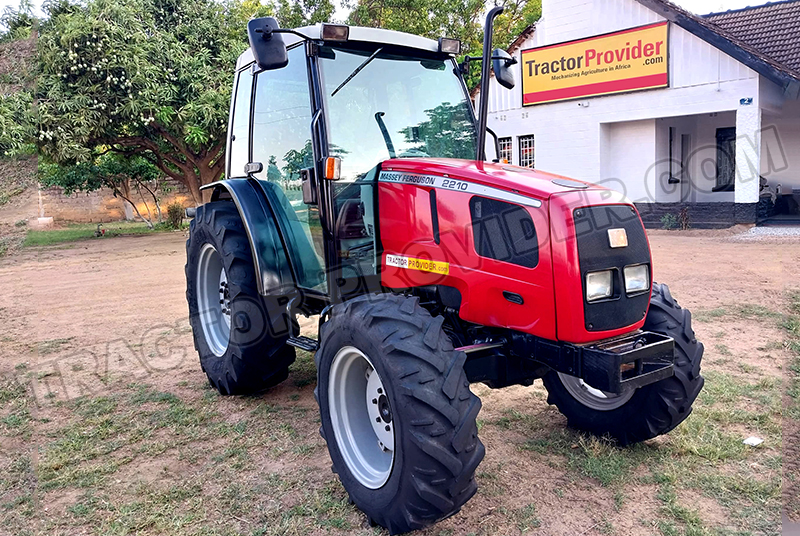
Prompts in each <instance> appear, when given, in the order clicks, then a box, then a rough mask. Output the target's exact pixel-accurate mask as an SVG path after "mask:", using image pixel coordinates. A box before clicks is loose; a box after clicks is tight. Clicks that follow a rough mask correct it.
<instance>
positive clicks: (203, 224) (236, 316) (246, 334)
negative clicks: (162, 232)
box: [186, 201, 295, 395]
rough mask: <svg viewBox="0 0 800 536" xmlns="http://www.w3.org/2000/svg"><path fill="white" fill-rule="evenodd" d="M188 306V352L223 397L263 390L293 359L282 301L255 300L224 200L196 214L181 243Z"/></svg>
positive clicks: (245, 249) (240, 228) (242, 240)
mask: <svg viewBox="0 0 800 536" xmlns="http://www.w3.org/2000/svg"><path fill="white" fill-rule="evenodd" d="M186 300H187V302H188V303H189V322H190V323H191V325H192V334H193V336H194V346H195V348H196V349H197V353H198V354H199V356H200V364H201V366H202V367H203V370H204V371H205V373H206V374H207V375H208V381H209V382H210V383H211V385H212V386H213V387H214V388H216V389H217V390H218V391H219V392H220V393H221V394H224V395H242V394H251V393H256V392H259V391H263V390H264V389H266V388H268V387H272V386H273V385H276V384H278V383H280V382H281V381H283V380H285V379H286V377H287V376H288V373H289V365H291V364H292V362H293V361H294V359H295V353H294V348H292V347H291V346H288V345H287V344H286V340H287V339H288V338H289V329H288V323H287V320H286V318H285V313H284V309H283V308H282V307H281V306H280V303H279V301H280V298H279V297H273V296H267V297H262V296H260V295H259V293H258V290H257V288H256V275H255V268H254V265H253V254H252V252H251V251H250V243H249V242H248V240H247V234H246V232H245V229H244V224H243V223H242V219H241V217H240V216H239V212H238V211H237V210H236V206H235V205H234V204H233V203H231V202H229V201H216V202H213V203H208V204H206V205H203V206H201V207H198V208H197V213H196V216H195V218H194V219H193V220H192V223H191V229H190V232H189V240H187V242H186Z"/></svg>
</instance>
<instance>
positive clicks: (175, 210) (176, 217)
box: [167, 201, 183, 229]
mask: <svg viewBox="0 0 800 536" xmlns="http://www.w3.org/2000/svg"><path fill="white" fill-rule="evenodd" d="M181 224H183V205H181V204H180V203H178V202H177V201H174V202H172V203H170V204H169V205H167V225H168V226H169V227H172V228H173V229H180V228H181Z"/></svg>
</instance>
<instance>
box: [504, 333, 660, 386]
mask: <svg viewBox="0 0 800 536" xmlns="http://www.w3.org/2000/svg"><path fill="white" fill-rule="evenodd" d="M513 345H514V353H517V355H521V356H526V357H527V358H528V359H531V360H533V361H536V362H539V363H543V364H545V365H547V366H548V367H550V368H551V369H553V370H556V371H558V372H562V373H565V374H569V375H571V376H576V377H578V378H581V379H583V381H585V382H586V383H587V384H589V385H591V386H592V387H594V388H595V389H600V390H602V391H606V392H608V393H614V394H621V393H624V392H626V391H628V390H630V389H636V388H639V387H644V386H645V385H649V384H651V383H655V382H657V381H660V380H663V379H665V378H669V377H670V376H672V375H673V374H674V372H673V367H674V363H675V341H674V340H673V339H672V338H671V337H667V336H665V335H661V334H659V333H653V332H650V331H634V332H632V333H629V334H626V335H621V336H619V337H614V338H611V339H606V340H603V341H599V342H595V343H589V344H581V345H577V344H570V343H563V342H554V341H548V340H545V339H540V338H538V337H532V336H529V335H528V336H525V335H521V336H519V337H515V340H514V342H513Z"/></svg>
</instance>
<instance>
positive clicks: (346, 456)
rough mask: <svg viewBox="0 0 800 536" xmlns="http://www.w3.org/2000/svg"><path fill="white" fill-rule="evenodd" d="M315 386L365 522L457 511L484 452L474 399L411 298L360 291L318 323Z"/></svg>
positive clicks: (395, 524) (421, 520) (460, 359)
mask: <svg viewBox="0 0 800 536" xmlns="http://www.w3.org/2000/svg"><path fill="white" fill-rule="evenodd" d="M320 331H321V333H320V337H321V345H320V349H319V351H318V352H317V354H316V362H317V370H318V382H317V389H316V390H315V391H314V393H315V395H316V397H317V401H318V402H319V406H320V413H321V417H322V427H321V429H320V432H321V434H322V435H323V437H324V438H325V439H326V441H327V443H328V450H329V452H330V455H331V459H332V460H333V466H334V468H335V470H336V472H337V473H338V475H339V478H340V479H341V481H342V484H343V485H344V488H345V489H346V490H347V492H348V493H349V495H350V498H351V499H352V500H353V502H354V503H355V504H356V506H358V508H360V509H361V510H362V511H363V512H364V513H365V514H366V515H367V517H368V519H369V521H370V523H372V524H378V525H381V526H383V527H386V528H387V529H389V532H390V533H391V534H399V533H403V532H408V531H411V530H416V529H421V528H424V527H425V526H427V525H430V524H432V523H434V522H436V521H438V520H440V519H443V518H445V517H448V516H451V515H453V514H455V513H456V512H458V511H459V510H460V509H461V507H462V506H463V505H464V503H466V502H467V501H468V500H469V499H470V498H471V497H472V496H473V495H474V494H475V492H476V490H477V485H476V483H475V479H474V475H475V469H476V468H477V467H478V464H479V463H480V462H481V460H482V459H483V456H484V453H485V451H484V447H483V444H482V443H481V442H480V440H479V439H478V428H477V424H476V417H477V415H478V412H479V410H480V407H481V403H480V399H479V398H478V397H476V396H475V395H474V394H472V392H471V391H470V389H469V382H468V381H467V378H466V375H465V373H464V369H463V366H464V361H465V359H466V354H464V353H463V352H456V351H454V350H453V345H452V343H451V342H450V339H449V338H448V336H447V335H446V334H445V333H444V331H443V330H442V318H441V317H436V318H433V317H431V315H430V314H429V313H428V311H426V310H425V309H423V308H422V307H420V305H419V301H418V299H417V298H406V297H403V296H396V295H391V294H383V295H367V296H361V297H358V298H355V299H353V300H350V301H348V302H346V303H344V304H341V305H337V306H336V307H334V309H333V311H332V315H331V318H330V320H328V321H327V322H325V323H324V324H323V325H322V328H321V330H320Z"/></svg>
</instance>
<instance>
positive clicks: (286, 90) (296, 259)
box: [252, 46, 326, 290]
mask: <svg viewBox="0 0 800 536" xmlns="http://www.w3.org/2000/svg"><path fill="white" fill-rule="evenodd" d="M252 121H253V136H252V138H253V150H252V155H253V156H252V161H253V162H260V163H261V164H262V166H263V168H262V171H261V172H260V173H258V174H256V175H255V176H256V178H257V179H259V180H260V181H261V184H262V187H263V188H264V189H265V191H267V192H268V195H269V196H270V198H271V200H272V201H271V202H272V205H273V206H272V208H273V210H275V211H276V212H278V211H280V215H279V217H280V218H281V219H282V221H284V222H285V223H284V227H283V228H284V232H285V233H286V235H287V236H285V237H284V238H285V239H286V241H287V242H288V245H289V248H288V249H289V251H287V253H288V254H289V258H290V259H291V260H292V264H293V266H294V268H295V273H296V275H297V278H298V281H297V283H298V285H299V286H301V287H305V288H310V289H315V290H324V289H325V284H326V279H325V272H324V268H323V267H324V262H323V258H324V248H323V244H324V241H323V238H322V226H321V224H320V219H319V210H318V209H317V207H315V206H309V205H306V204H304V203H303V190H302V181H301V178H300V171H301V170H302V169H303V168H309V167H312V166H313V165H314V152H313V149H312V146H311V97H310V95H309V89H308V69H307V67H306V55H305V49H304V47H302V46H299V47H295V48H293V49H291V50H289V64H288V65H287V66H286V67H284V68H282V69H276V70H274V71H261V72H259V73H257V74H256V84H255V102H254V104H253V119H252Z"/></svg>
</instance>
